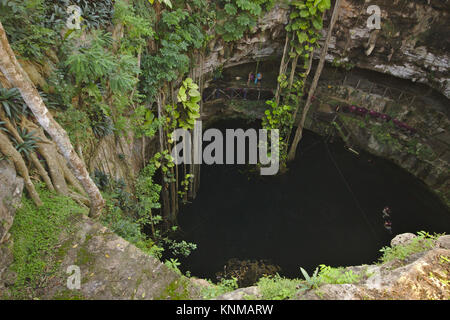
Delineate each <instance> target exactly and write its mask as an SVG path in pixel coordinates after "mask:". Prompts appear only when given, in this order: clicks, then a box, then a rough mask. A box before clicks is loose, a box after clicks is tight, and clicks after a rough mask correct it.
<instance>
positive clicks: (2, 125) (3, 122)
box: [0, 121, 9, 132]
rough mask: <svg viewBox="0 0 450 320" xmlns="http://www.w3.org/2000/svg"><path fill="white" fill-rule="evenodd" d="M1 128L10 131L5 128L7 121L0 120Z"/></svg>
mask: <svg viewBox="0 0 450 320" xmlns="http://www.w3.org/2000/svg"><path fill="white" fill-rule="evenodd" d="M0 130H2V131H5V132H9V131H8V129H6V128H5V121H0Z"/></svg>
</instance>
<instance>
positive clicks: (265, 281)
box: [257, 274, 302, 300]
mask: <svg viewBox="0 0 450 320" xmlns="http://www.w3.org/2000/svg"><path fill="white" fill-rule="evenodd" d="M301 282H302V280H300V279H288V278H284V277H281V276H280V275H278V274H276V275H275V276H272V277H262V278H261V279H259V281H258V284H257V285H258V288H259V291H260V294H261V295H262V299H263V300H286V299H290V298H292V297H293V296H294V295H295V294H296V293H297V292H298V291H299V288H298V286H299V284H300V283H301Z"/></svg>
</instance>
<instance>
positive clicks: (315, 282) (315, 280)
mask: <svg viewBox="0 0 450 320" xmlns="http://www.w3.org/2000/svg"><path fill="white" fill-rule="evenodd" d="M300 271H301V272H302V274H303V277H304V278H305V283H304V284H302V285H303V287H304V288H306V289H317V288H318V287H319V285H320V283H321V279H320V278H319V277H318V276H317V273H318V272H319V268H316V270H314V273H313V274H312V276H309V275H308V272H306V270H305V269H303V268H301V267H300ZM305 285H306V286H305Z"/></svg>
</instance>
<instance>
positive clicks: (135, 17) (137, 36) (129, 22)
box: [113, 0, 154, 53]
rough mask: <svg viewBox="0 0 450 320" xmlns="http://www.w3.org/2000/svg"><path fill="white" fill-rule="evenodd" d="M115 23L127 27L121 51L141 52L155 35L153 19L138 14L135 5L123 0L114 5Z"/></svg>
mask: <svg viewBox="0 0 450 320" xmlns="http://www.w3.org/2000/svg"><path fill="white" fill-rule="evenodd" d="M113 21H114V23H116V24H117V23H121V24H122V25H123V26H124V28H125V35H126V36H125V37H124V38H123V39H122V41H121V50H120V51H121V52H124V51H127V52H130V51H131V52H133V53H139V52H140V51H141V50H142V47H143V46H145V44H146V42H147V41H148V40H149V39H151V38H152V37H153V36H154V31H153V28H152V25H151V21H149V20H148V19H146V18H144V17H142V16H140V15H139V14H137V12H136V10H135V9H134V7H133V6H132V5H130V4H128V3H126V2H125V1H123V0H120V1H116V3H115V5H114V16H113Z"/></svg>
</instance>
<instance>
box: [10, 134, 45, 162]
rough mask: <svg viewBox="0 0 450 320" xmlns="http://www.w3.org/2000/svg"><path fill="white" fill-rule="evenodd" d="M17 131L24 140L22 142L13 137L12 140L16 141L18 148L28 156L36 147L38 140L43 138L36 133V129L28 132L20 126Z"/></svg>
mask: <svg viewBox="0 0 450 320" xmlns="http://www.w3.org/2000/svg"><path fill="white" fill-rule="evenodd" d="M17 132H18V133H19V135H20V137H21V138H22V140H23V142H22V143H20V142H19V141H17V140H16V139H14V138H11V140H12V141H13V142H14V143H15V148H16V150H17V151H18V152H19V153H21V154H23V155H24V156H26V157H27V158H28V157H29V156H30V153H31V152H33V151H34V150H35V149H36V147H37V145H36V144H37V142H39V141H41V138H39V137H36V136H35V135H34V131H31V132H28V130H27V129H20V128H18V129H17Z"/></svg>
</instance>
